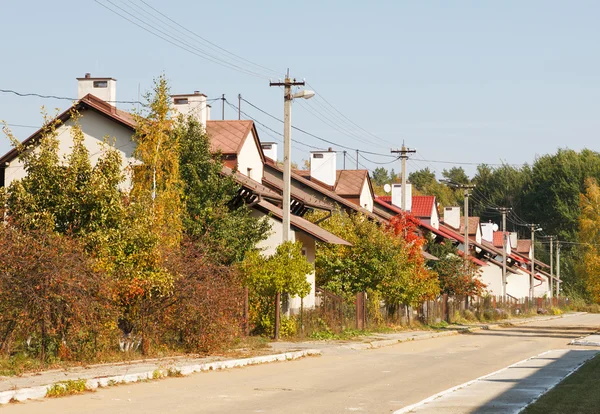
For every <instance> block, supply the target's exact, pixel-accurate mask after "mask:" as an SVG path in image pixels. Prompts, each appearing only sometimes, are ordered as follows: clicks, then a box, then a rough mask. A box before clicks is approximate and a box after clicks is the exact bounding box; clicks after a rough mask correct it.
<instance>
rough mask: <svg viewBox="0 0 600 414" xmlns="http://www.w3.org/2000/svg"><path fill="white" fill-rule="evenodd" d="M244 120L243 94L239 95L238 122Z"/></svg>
mask: <svg viewBox="0 0 600 414" xmlns="http://www.w3.org/2000/svg"><path fill="white" fill-rule="evenodd" d="M240 119H242V94H241V93H238V121H239V120H240Z"/></svg>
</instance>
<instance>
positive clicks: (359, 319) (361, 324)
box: [356, 292, 365, 329]
mask: <svg viewBox="0 0 600 414" xmlns="http://www.w3.org/2000/svg"><path fill="white" fill-rule="evenodd" d="M356 329H365V293H364V292H358V293H357V294H356Z"/></svg>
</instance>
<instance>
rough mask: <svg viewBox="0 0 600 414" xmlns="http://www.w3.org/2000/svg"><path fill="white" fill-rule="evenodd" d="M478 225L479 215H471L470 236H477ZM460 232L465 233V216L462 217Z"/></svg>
mask: <svg viewBox="0 0 600 414" xmlns="http://www.w3.org/2000/svg"><path fill="white" fill-rule="evenodd" d="M477 227H479V217H470V216H469V236H475V235H476V234H477ZM459 231H460V233H462V234H465V216H462V217H461V218H460V229H459Z"/></svg>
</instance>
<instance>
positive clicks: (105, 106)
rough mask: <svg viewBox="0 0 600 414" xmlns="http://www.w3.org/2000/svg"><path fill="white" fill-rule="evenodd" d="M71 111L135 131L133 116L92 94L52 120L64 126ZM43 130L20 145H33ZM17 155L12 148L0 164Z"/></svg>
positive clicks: (0, 160)
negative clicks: (89, 113)
mask: <svg viewBox="0 0 600 414" xmlns="http://www.w3.org/2000/svg"><path fill="white" fill-rule="evenodd" d="M73 109H76V110H77V111H79V112H82V111H84V110H86V109H91V110H94V111H96V112H98V113H99V114H101V115H103V116H106V117H107V118H109V119H112V120H113V121H115V122H117V123H119V124H121V125H123V126H124V127H126V128H129V129H131V130H132V131H133V130H135V127H136V124H137V123H136V121H135V118H134V116H133V115H132V114H130V113H129V112H126V111H122V110H120V109H117V108H116V107H114V106H112V105H111V104H109V103H107V102H105V101H103V100H102V99H100V98H98V97H96V96H94V95H92V94H87V95H86V96H84V97H83V98H81V99H80V100H79V101H77V102H76V103H74V104H73V105H71V107H69V108H68V109H67V110H65V111H64V112H62V113H61V114H60V115H58V116H57V117H56V118H54V120H59V121H60V122H61V123H62V124H64V123H65V122H67V120H69V119H70V118H71V113H72V110H73ZM43 130H44V128H43V127H42V128H40V129H38V130H37V131H36V132H34V133H33V134H32V135H30V136H29V137H28V138H26V139H25V140H24V141H23V142H22V145H23V146H27V145H30V144H34V143H35V142H36V141H37V140H38V139H40V137H41V136H42V132H43ZM18 155H19V151H18V150H17V148H13V149H11V150H10V151H8V152H7V153H6V154H4V155H3V156H2V157H1V158H0V164H3V163H5V162H10V161H12V160H13V159H15V158H17V157H18Z"/></svg>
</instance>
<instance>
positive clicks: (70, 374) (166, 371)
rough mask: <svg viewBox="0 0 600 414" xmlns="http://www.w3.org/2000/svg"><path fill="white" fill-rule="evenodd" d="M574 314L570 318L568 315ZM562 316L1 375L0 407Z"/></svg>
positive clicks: (273, 343) (279, 344)
mask: <svg viewBox="0 0 600 414" xmlns="http://www.w3.org/2000/svg"><path fill="white" fill-rule="evenodd" d="M570 315H575V314H566V315H563V316H565V317H567V316H570ZM563 316H538V317H533V318H516V319H508V320H504V321H501V322H498V323H490V324H475V325H457V326H450V327H448V328H445V329H443V330H439V331H433V330H429V331H404V332H397V333H389V334H387V333H385V334H383V333H382V334H373V335H369V336H365V337H362V338H360V339H357V340H354V341H303V342H283V341H280V342H272V343H270V346H271V349H272V351H273V352H272V354H271V355H264V356H258V357H252V358H243V359H224V358H219V357H206V358H189V357H179V358H165V359H150V360H142V361H132V362H126V363H118V364H102V365H91V366H88V367H76V368H71V369H64V370H50V371H44V372H39V373H32V374H25V375H22V376H18V377H0V404H6V403H8V402H9V401H10V400H11V399H12V400H17V401H24V400H27V399H32V398H43V397H44V396H45V395H46V390H47V388H48V387H49V386H52V385H53V384H56V383H58V382H61V381H68V380H80V379H85V380H87V386H88V388H90V389H95V388H97V387H98V386H101V387H106V386H110V385H114V384H118V383H129V382H136V381H144V380H147V379H156V378H160V377H165V376H168V375H174V374H175V375H189V374H192V373H194V372H202V371H211V370H219V369H228V368H235V367H243V366H247V365H254V364H262V363H268V362H277V361H288V360H293V359H298V358H302V357H306V356H314V355H321V354H323V353H328V352H333V351H334V350H335V349H338V350H339V349H348V350H364V349H373V348H381V347H384V346H390V345H395V344H398V343H401V342H407V341H417V340H425V339H431V338H438V337H443V336H450V335H458V334H460V333H462V332H465V331H473V330H479V329H494V328H497V327H499V326H501V325H503V324H507V323H510V324H515V325H516V324H525V323H528V322H532V321H544V320H551V319H556V318H561V317H563Z"/></svg>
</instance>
